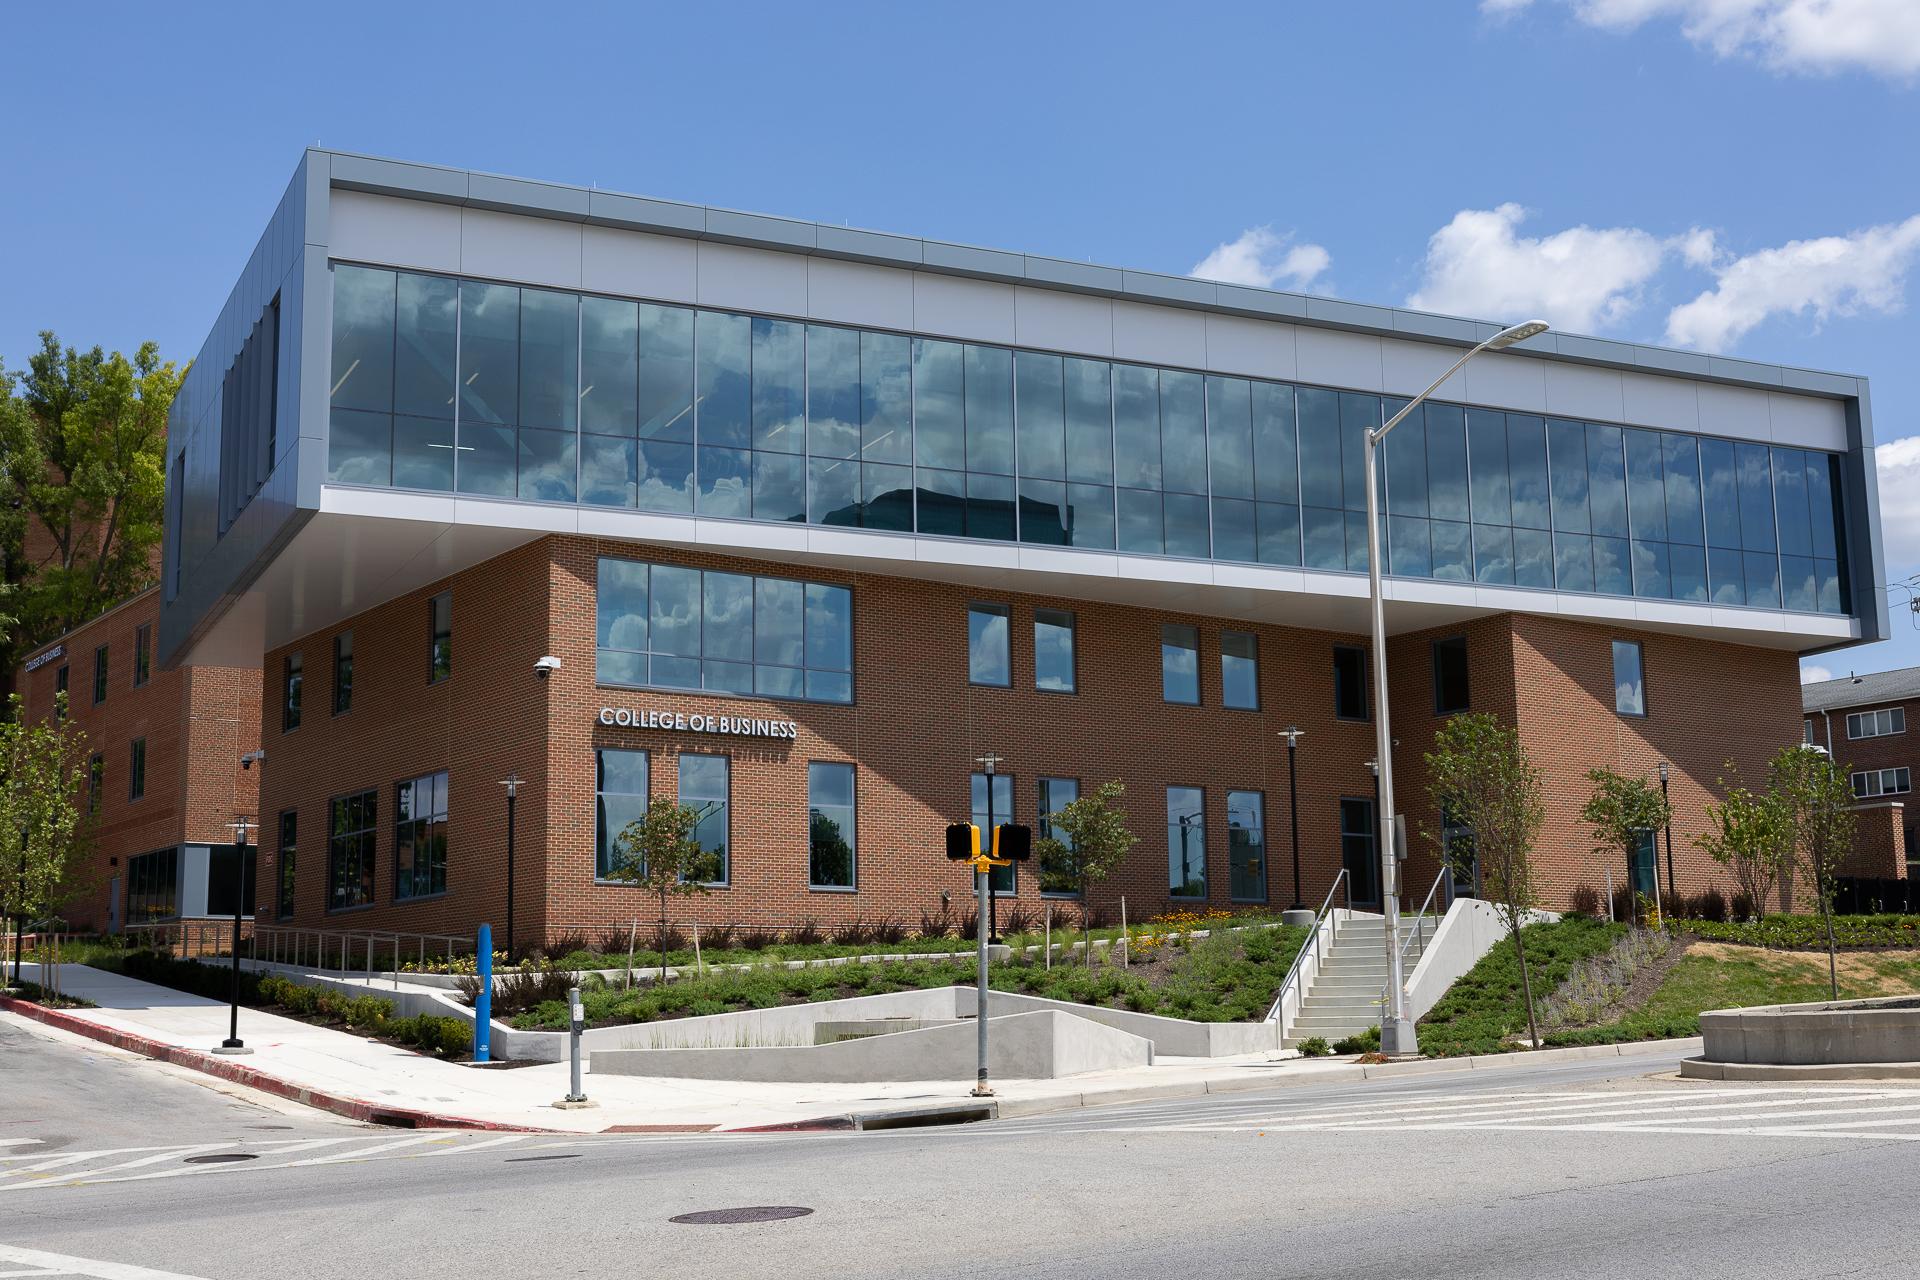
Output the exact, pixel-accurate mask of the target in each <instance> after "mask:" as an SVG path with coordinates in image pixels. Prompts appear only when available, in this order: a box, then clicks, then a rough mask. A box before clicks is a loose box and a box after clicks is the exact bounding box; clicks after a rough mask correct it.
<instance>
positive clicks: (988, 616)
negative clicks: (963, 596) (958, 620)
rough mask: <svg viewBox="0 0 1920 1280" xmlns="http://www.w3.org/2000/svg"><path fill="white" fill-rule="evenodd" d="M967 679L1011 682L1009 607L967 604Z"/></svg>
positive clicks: (1004, 683) (983, 681)
mask: <svg viewBox="0 0 1920 1280" xmlns="http://www.w3.org/2000/svg"><path fill="white" fill-rule="evenodd" d="M967 682H968V683H969V684H991V685H1001V686H1005V685H1009V684H1012V683H1013V663H1012V659H1011V658H1010V656H1009V655H1008V652H1007V606H1005V605H1003V604H970V605H968V606H967Z"/></svg>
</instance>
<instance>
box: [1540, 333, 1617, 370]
mask: <svg viewBox="0 0 1920 1280" xmlns="http://www.w3.org/2000/svg"><path fill="white" fill-rule="evenodd" d="M1554 350H1555V351H1557V352H1558V353H1559V355H1560V356H1561V358H1563V359H1566V360H1578V361H1581V362H1582V363H1585V364H1606V365H1615V366H1620V365H1626V366H1628V367H1631V366H1632V364H1633V348H1632V347H1630V346H1628V345H1627V344H1626V343H1624V342H1609V341H1608V340H1607V339H1605V338H1587V337H1582V336H1581V335H1579V334H1575V333H1556V334H1555V335H1554Z"/></svg>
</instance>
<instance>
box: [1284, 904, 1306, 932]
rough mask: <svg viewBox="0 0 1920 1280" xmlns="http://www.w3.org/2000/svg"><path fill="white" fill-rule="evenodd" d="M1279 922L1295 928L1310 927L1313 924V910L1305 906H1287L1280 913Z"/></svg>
mask: <svg viewBox="0 0 1920 1280" xmlns="http://www.w3.org/2000/svg"><path fill="white" fill-rule="evenodd" d="M1280 923H1281V924H1284V925H1289V926H1291V927H1293V928H1297V929H1306V928H1310V927H1311V926H1312V924H1313V912H1311V911H1309V910H1308V909H1307V908H1305V907H1288V908H1287V909H1286V910H1285V911H1282V912H1281V913H1280Z"/></svg>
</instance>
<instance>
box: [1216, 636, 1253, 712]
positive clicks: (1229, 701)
mask: <svg viewBox="0 0 1920 1280" xmlns="http://www.w3.org/2000/svg"><path fill="white" fill-rule="evenodd" d="M1220 702H1221V705H1223V706H1228V707H1233V708H1235V709H1236V710H1240V711H1258V710H1259V709H1260V642H1259V640H1258V639H1256V638H1255V637H1254V636H1253V635H1252V634H1250V633H1249V632H1245V631H1222V632H1221V633H1220Z"/></svg>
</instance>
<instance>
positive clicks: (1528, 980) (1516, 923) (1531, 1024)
mask: <svg viewBox="0 0 1920 1280" xmlns="http://www.w3.org/2000/svg"><path fill="white" fill-rule="evenodd" d="M1520 927H1521V926H1520V917H1519V916H1518V915H1515V916H1514V919H1513V950H1514V954H1515V955H1517V956H1518V957H1519V958H1520V993H1521V998H1522V999H1524V1000H1525V1001H1526V1002H1527V1037H1528V1039H1529V1040H1531V1041H1532V1043H1533V1047H1534V1048H1536V1049H1538V1048H1539V1047H1540V1027H1539V1024H1538V1023H1536V1022H1535V1021H1534V1016H1533V975H1532V974H1530V973H1528V972H1527V944H1526V943H1524V942H1522V941H1521V940H1520Z"/></svg>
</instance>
